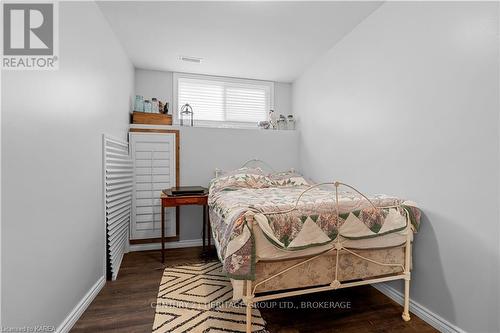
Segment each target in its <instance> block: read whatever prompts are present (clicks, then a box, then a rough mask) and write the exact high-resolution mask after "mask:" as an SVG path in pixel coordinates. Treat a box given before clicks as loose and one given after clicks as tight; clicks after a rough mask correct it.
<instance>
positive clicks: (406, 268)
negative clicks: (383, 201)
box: [243, 182, 412, 333]
mask: <svg viewBox="0 0 500 333" xmlns="http://www.w3.org/2000/svg"><path fill="white" fill-rule="evenodd" d="M321 185H334V186H335V197H336V213H337V215H338V214H339V209H338V207H339V204H338V188H339V187H340V186H346V187H348V188H350V189H352V190H354V191H355V192H357V193H358V194H360V195H361V196H363V197H364V198H365V199H366V200H367V201H368V202H369V203H370V204H371V205H372V206H373V207H374V208H375V209H380V208H388V207H377V206H375V205H374V204H373V203H372V202H371V201H370V199H368V198H367V197H366V196H365V195H364V194H362V193H361V192H359V191H358V190H357V189H355V188H354V187H352V186H350V185H347V184H344V183H341V182H334V183H322V184H316V185H313V186H311V187H309V188H307V189H306V190H304V192H302V194H301V195H300V196H299V197H298V199H297V201H296V203H295V206H294V208H291V210H294V209H297V206H298V203H299V201H300V199H301V197H302V195H303V194H304V193H306V192H307V191H309V190H311V189H312V188H315V187H318V186H321ZM394 207H396V206H394ZM291 210H287V211H286V212H278V213H276V212H273V213H267V214H280V213H288V212H290V211H291ZM264 215H266V214H264ZM407 218H408V221H409V216H407ZM246 219H247V225H248V226H249V228H253V225H254V217H253V214H248V215H246ZM405 232H406V241H405V244H404V263H394V262H383V261H380V260H375V259H373V258H370V257H368V256H363V255H362V254H360V253H358V252H356V251H353V250H351V249H348V248H345V247H344V246H343V244H342V242H341V241H340V237H337V239H336V240H335V241H334V246H333V248H331V249H329V250H327V251H325V252H323V253H320V254H318V255H315V256H313V257H310V258H306V259H304V260H301V261H299V262H297V263H295V264H293V265H291V266H289V267H287V268H285V269H282V270H280V271H278V272H276V273H274V274H271V275H270V276H268V277H265V278H263V279H256V281H251V280H247V281H246V282H245V296H244V297H243V301H244V302H245V304H246V321H247V323H246V331H247V333H250V332H251V331H252V307H253V304H254V303H255V302H260V301H267V300H271V299H278V298H283V297H290V296H297V295H303V294H309V293H316V292H322V291H329V290H336V289H342V288H349V287H355V286H361V285H367V284H373V283H381V282H387V281H394V280H404V281H405V290H404V304H403V313H402V318H403V320H404V321H409V320H410V312H409V302H410V276H411V273H410V269H411V233H412V229H411V223H409V222H408V223H407V226H406V229H405ZM327 254H330V255H332V256H334V259H333V263H334V264H333V265H332V266H333V274H332V279H331V281H329V284H327V285H324V284H323V283H322V285H318V286H310V287H307V288H304V289H301V290H292V291H282V292H279V293H274V294H268V295H261V296H259V295H256V293H257V290H258V288H259V286H261V285H263V284H265V283H268V282H269V281H271V280H273V279H276V278H278V277H280V276H282V275H283V274H286V273H287V272H289V271H291V270H293V269H296V268H297V267H299V266H302V265H306V264H308V263H310V262H312V261H314V260H317V259H318V258H320V257H321V256H324V255H327ZM342 254H349V255H351V256H355V257H357V258H359V259H361V260H363V261H368V262H369V263H370V264H375V265H380V266H383V267H389V268H393V269H394V270H395V272H394V273H392V274H387V275H384V276H381V277H370V278H365V279H363V280H357V281H345V282H343V281H342V278H341V277H340V276H341V274H340V273H341V272H340V270H341V267H340V266H339V261H340V259H341V255H342Z"/></svg>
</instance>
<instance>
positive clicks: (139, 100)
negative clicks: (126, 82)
mask: <svg viewBox="0 0 500 333" xmlns="http://www.w3.org/2000/svg"><path fill="white" fill-rule="evenodd" d="M134 111H138V112H144V96H141V95H135V103H134Z"/></svg>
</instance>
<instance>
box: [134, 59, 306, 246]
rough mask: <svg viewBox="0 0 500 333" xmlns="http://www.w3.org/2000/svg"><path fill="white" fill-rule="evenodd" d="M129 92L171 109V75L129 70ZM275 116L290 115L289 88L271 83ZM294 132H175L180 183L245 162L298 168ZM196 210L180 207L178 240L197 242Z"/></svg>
mask: <svg viewBox="0 0 500 333" xmlns="http://www.w3.org/2000/svg"><path fill="white" fill-rule="evenodd" d="M135 91H136V93H137V94H141V95H144V98H147V99H149V98H151V97H157V98H159V99H160V100H162V101H168V102H169V103H170V105H172V72H163V71H152V70H143V69H136V70H135ZM275 105H276V112H278V113H283V114H289V113H290V111H291V85H290V84H289V83H278V82H276V83H275ZM298 139H299V134H298V132H297V131H262V130H259V129H227V128H200V127H197V128H187V127H182V128H181V142H180V149H181V153H180V155H181V158H180V174H181V185H202V186H207V185H208V183H209V181H210V179H212V178H213V176H214V171H215V169H216V168H221V169H225V170H232V169H235V168H238V167H240V166H241V165H242V164H243V163H244V162H245V161H247V160H248V159H251V158H260V159H263V160H264V161H266V162H268V163H270V164H271V165H272V166H273V167H274V168H275V169H277V170H281V169H288V168H298V164H299V163H298ZM201 219H202V215H201V210H200V208H199V207H182V208H181V222H180V239H181V240H192V239H201V232H202V229H201V221H202V220H201Z"/></svg>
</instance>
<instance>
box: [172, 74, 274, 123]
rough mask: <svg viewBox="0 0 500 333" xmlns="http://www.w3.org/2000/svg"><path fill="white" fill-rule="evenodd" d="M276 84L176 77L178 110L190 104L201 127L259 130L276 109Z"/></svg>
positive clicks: (201, 76) (198, 76)
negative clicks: (274, 102)
mask: <svg viewBox="0 0 500 333" xmlns="http://www.w3.org/2000/svg"><path fill="white" fill-rule="evenodd" d="M273 95H274V84H273V83H272V82H267V81H257V80H245V79H234V78H224V77H214V76H205V75H192V74H179V73H176V74H175V75H174V108H175V109H176V110H177V114H176V118H177V123H179V120H180V108H181V107H182V106H183V105H184V104H186V103H188V104H189V105H191V107H192V108H193V119H194V123H195V125H198V126H220V127H256V125H257V123H258V122H259V121H262V120H267V119H268V114H269V110H270V109H271V108H272V107H273V100H274V96H273Z"/></svg>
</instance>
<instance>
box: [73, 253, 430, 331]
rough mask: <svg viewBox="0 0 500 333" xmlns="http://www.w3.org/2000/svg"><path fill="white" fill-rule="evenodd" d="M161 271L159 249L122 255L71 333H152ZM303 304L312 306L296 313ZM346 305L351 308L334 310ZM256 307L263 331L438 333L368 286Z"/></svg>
mask: <svg viewBox="0 0 500 333" xmlns="http://www.w3.org/2000/svg"><path fill="white" fill-rule="evenodd" d="M200 254H201V248H188V249H171V250H168V251H167V253H166V263H167V264H168V265H169V266H170V265H176V264H181V263H189V262H198V261H199V260H200V259H199V257H200ZM162 272H163V269H162V266H161V263H160V252H159V251H146V252H132V253H129V254H126V255H125V257H124V259H123V263H122V266H121V268H120V274H119V276H118V279H117V280H116V281H113V282H110V281H107V282H106V286H105V287H104V288H103V289H102V291H101V292H100V293H99V295H98V296H97V297H96V299H95V300H94V301H93V302H92V304H91V305H90V306H89V308H88V309H87V311H85V313H84V314H83V316H82V317H81V318H80V319H79V320H78V322H77V323H76V324H75V326H74V327H73V329H72V330H71V332H73V333H80V332H127V333H129V332H138V333H150V332H151V327H152V325H153V319H154V312H155V310H154V308H153V307H151V303H152V302H155V301H156V295H157V292H158V285H159V283H160V278H161V275H162ZM272 302H278V304H276V303H274V304H275V306H272V305H273V303H272ZM304 302H310V305H313V306H312V307H309V308H307V307H306V308H303V309H295V307H298V308H300V307H301V305H304ZM328 302H335V303H329V304H330V305H332V306H334V308H329V309H321V308H318V306H324V305H328ZM340 302H344V303H340ZM347 302H350V307H349V308H346V309H339V308H338V306H339V305H340V304H343V305H346V304H347ZM306 304H307V303H306ZM335 307H336V308H335ZM259 308H260V311H261V313H262V316H263V317H264V319H265V320H266V322H267V329H268V330H269V331H270V332H276V333H278V332H279V333H285V332H286V333H299V332H345V333H351V332H352V333H354V332H379V333H382V332H437V331H436V330H435V329H434V328H432V327H431V326H429V325H428V324H426V323H425V322H424V321H422V320H421V319H420V318H418V317H417V316H415V315H414V314H412V319H411V321H409V322H404V321H403V320H402V319H401V312H402V307H401V306H400V305H399V304H397V303H395V302H393V301H392V300H391V299H389V298H387V297H386V296H385V295H383V294H382V293H380V292H379V291H377V290H376V289H375V288H373V287H371V286H362V287H357V288H349V289H341V290H336V291H332V292H325V293H319V294H310V295H305V296H297V297H293V298H287V299H282V300H275V301H268V302H266V303H263V304H259Z"/></svg>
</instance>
